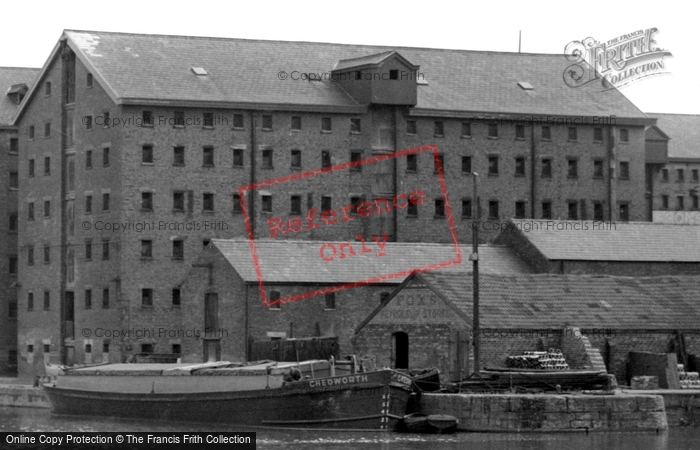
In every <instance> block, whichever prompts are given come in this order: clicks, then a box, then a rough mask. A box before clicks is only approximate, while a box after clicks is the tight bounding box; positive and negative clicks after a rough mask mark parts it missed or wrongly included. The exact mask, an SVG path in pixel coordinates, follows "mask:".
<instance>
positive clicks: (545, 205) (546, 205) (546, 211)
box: [542, 201, 552, 219]
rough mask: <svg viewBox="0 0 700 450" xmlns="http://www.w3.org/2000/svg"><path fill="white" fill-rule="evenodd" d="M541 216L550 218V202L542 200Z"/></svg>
mask: <svg viewBox="0 0 700 450" xmlns="http://www.w3.org/2000/svg"><path fill="white" fill-rule="evenodd" d="M542 218H543V219H551V218H552V202H549V201H546V202H542Z"/></svg>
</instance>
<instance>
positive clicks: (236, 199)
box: [232, 194, 243, 214]
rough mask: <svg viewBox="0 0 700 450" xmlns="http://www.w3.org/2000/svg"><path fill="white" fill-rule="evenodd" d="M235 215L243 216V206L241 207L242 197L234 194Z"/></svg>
mask: <svg viewBox="0 0 700 450" xmlns="http://www.w3.org/2000/svg"><path fill="white" fill-rule="evenodd" d="M232 211H233V214H243V205H241V196H240V195H239V194H233V210H232Z"/></svg>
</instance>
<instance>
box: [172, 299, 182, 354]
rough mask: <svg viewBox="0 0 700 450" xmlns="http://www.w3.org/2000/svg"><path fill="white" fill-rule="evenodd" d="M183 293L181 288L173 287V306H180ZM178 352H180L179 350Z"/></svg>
mask: <svg viewBox="0 0 700 450" xmlns="http://www.w3.org/2000/svg"><path fill="white" fill-rule="evenodd" d="M181 295H182V294H181V292H180V289H177V288H174V289H173V291H172V296H171V301H172V304H173V306H180V301H181V299H182V297H181ZM178 353H180V352H179V351H178Z"/></svg>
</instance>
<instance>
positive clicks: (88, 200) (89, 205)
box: [85, 194, 92, 214]
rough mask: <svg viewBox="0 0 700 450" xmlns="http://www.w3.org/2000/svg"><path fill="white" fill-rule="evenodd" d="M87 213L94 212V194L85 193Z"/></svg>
mask: <svg viewBox="0 0 700 450" xmlns="http://www.w3.org/2000/svg"><path fill="white" fill-rule="evenodd" d="M85 214H92V195H90V194H87V195H85Z"/></svg>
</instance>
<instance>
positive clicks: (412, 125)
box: [406, 120, 417, 134]
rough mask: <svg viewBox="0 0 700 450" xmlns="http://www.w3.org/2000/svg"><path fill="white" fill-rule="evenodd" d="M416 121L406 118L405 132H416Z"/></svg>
mask: <svg viewBox="0 0 700 450" xmlns="http://www.w3.org/2000/svg"><path fill="white" fill-rule="evenodd" d="M416 129H417V127H416V121H415V120H407V121H406V134H416Z"/></svg>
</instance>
